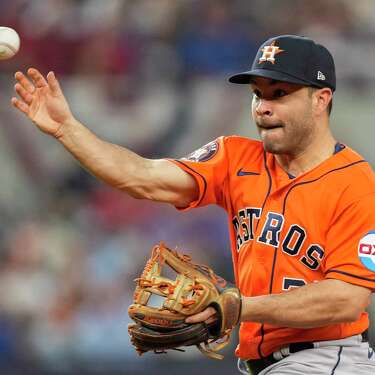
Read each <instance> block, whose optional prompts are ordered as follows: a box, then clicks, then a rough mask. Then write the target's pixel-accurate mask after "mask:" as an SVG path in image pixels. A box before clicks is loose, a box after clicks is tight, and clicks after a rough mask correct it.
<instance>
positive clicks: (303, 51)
mask: <svg viewBox="0 0 375 375" xmlns="http://www.w3.org/2000/svg"><path fill="white" fill-rule="evenodd" d="M253 77H263V78H271V79H275V80H277V81H282V82H290V83H297V84H300V85H305V86H314V87H320V88H323V87H329V88H330V89H331V90H332V91H335V89H336V74H335V63H334V61H333V57H332V55H331V53H330V52H329V51H328V50H327V48H325V47H323V46H322V45H320V44H318V43H315V42H314V41H313V40H312V39H310V38H306V37H302V36H297V35H280V36H276V37H274V38H271V39H268V40H267V41H266V42H264V43H263V44H262V45H261V46H260V48H259V50H258V53H257V55H256V56H255V59H254V61H253V65H252V66H251V70H249V71H246V72H241V73H238V74H235V75H232V76H231V77H229V82H232V83H242V84H245V83H252V79H253Z"/></svg>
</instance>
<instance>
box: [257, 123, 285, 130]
mask: <svg viewBox="0 0 375 375" xmlns="http://www.w3.org/2000/svg"><path fill="white" fill-rule="evenodd" d="M257 126H258V128H259V129H260V130H273V129H280V128H283V127H284V126H283V125H281V124H257Z"/></svg>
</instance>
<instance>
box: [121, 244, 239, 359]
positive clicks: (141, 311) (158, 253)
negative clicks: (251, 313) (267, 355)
mask: <svg viewBox="0 0 375 375" xmlns="http://www.w3.org/2000/svg"><path fill="white" fill-rule="evenodd" d="M163 266H169V267H170V268H172V269H173V270H174V271H175V273H176V274H177V275H176V276H177V277H176V278H175V279H171V278H168V277H165V276H162V272H163ZM164 271H165V269H164ZM136 281H137V287H136V289H135V292H134V303H133V304H132V305H131V306H130V307H129V310H128V312H129V316H130V317H131V318H132V319H133V320H134V321H135V322H136V323H135V324H131V325H129V334H130V336H131V341H132V343H133V345H134V346H135V348H136V350H137V352H138V353H139V354H143V353H145V352H147V351H150V350H151V351H154V352H156V353H164V352H165V351H166V350H167V349H176V350H181V349H180V348H181V347H182V346H189V345H196V346H197V347H198V349H199V350H200V351H201V352H202V353H204V354H205V355H207V356H209V357H211V358H216V359H222V358H223V356H222V355H219V354H217V353H216V351H218V350H220V349H221V348H223V347H224V346H225V345H227V344H228V342H229V339H230V334H231V331H232V330H233V328H234V327H235V326H236V324H237V323H238V321H239V318H240V313H241V295H240V292H239V290H238V289H237V288H236V287H233V286H231V285H229V284H228V283H227V282H226V281H225V280H224V279H223V278H221V277H219V276H217V275H216V274H215V273H214V272H213V271H212V270H211V269H210V268H209V267H207V266H203V265H198V264H194V263H192V262H191V259H190V257H189V256H187V255H183V254H179V253H178V252H177V251H175V250H171V249H169V248H167V247H166V246H165V245H164V244H163V243H160V244H159V245H156V246H155V247H154V248H153V250H152V253H151V258H150V259H149V260H148V261H147V263H146V266H145V268H144V270H143V272H142V275H141V277H140V278H139V279H136ZM153 294H154V295H158V296H160V297H162V298H161V299H162V300H163V303H162V304H161V306H159V307H153V306H148V302H149V300H150V297H151V296H152V295H153ZM208 306H213V307H214V308H215V309H216V311H217V320H216V321H214V322H213V323H210V324H206V323H204V322H202V323H193V324H188V323H185V319H186V317H188V316H190V315H193V314H197V313H199V312H201V311H203V310H204V309H205V308H206V307H208Z"/></svg>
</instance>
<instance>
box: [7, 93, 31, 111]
mask: <svg viewBox="0 0 375 375" xmlns="http://www.w3.org/2000/svg"><path fill="white" fill-rule="evenodd" d="M11 103H12V105H13V106H14V107H15V108H17V109H19V110H20V111H21V112H23V113H24V114H25V115H27V114H28V113H29V106H28V105H27V104H26V103H24V102H23V101H21V100H19V99H17V98H14V97H13V98H12V99H11Z"/></svg>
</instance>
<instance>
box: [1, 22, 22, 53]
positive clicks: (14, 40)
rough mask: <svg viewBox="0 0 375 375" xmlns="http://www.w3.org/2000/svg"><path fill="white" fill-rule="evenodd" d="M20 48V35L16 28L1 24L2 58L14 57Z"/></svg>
mask: <svg viewBox="0 0 375 375" xmlns="http://www.w3.org/2000/svg"><path fill="white" fill-rule="evenodd" d="M19 49H20V37H19V35H18V34H17V31H16V30H13V29H11V28H10V27H4V26H0V60H6V59H10V58H11V57H13V56H14V55H15V54H16V53H17V52H18V50H19Z"/></svg>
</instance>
